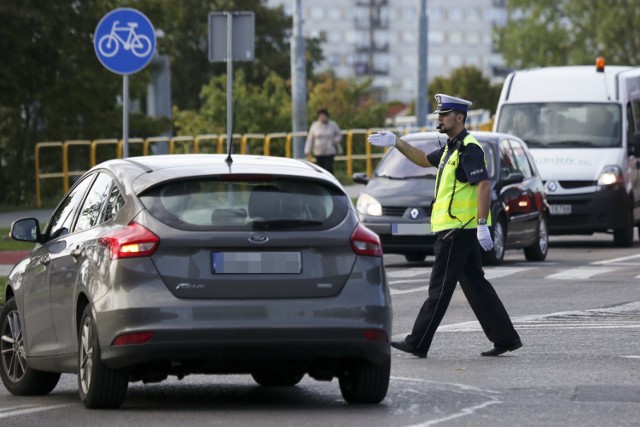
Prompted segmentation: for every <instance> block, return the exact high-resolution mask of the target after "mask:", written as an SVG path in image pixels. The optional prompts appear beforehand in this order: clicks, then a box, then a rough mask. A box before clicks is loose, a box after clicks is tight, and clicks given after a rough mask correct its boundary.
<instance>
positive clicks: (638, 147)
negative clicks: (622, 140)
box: [627, 132, 640, 157]
mask: <svg viewBox="0 0 640 427" xmlns="http://www.w3.org/2000/svg"><path fill="white" fill-rule="evenodd" d="M627 152H628V153H629V155H631V156H636V157H640V132H636V133H634V134H633V136H632V137H631V140H630V141H628V142H627Z"/></svg>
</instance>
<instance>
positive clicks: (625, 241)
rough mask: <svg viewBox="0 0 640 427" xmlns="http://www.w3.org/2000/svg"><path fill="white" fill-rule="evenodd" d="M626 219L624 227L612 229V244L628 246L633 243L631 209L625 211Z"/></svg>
mask: <svg viewBox="0 0 640 427" xmlns="http://www.w3.org/2000/svg"><path fill="white" fill-rule="evenodd" d="M626 220H627V221H626V223H625V225H624V227H622V228H616V229H615V230H613V244H614V246H616V247H618V248H630V247H631V246H632V245H633V226H634V223H633V211H632V210H629V212H628V213H627V218H626ZM639 232H640V230H639Z"/></svg>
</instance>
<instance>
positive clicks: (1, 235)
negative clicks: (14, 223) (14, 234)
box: [0, 227, 33, 251]
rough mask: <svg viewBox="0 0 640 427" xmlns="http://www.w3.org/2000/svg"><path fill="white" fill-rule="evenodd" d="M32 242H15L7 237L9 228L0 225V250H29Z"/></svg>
mask: <svg viewBox="0 0 640 427" xmlns="http://www.w3.org/2000/svg"><path fill="white" fill-rule="evenodd" d="M31 249H33V243H27V242H16V241H15V240H13V239H12V238H11V237H9V229H8V228H6V227H0V251H30V250H31Z"/></svg>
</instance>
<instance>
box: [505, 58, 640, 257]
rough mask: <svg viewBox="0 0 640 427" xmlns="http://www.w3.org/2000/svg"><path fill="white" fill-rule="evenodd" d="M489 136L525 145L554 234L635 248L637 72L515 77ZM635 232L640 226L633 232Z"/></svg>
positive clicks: (639, 181)
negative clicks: (605, 235)
mask: <svg viewBox="0 0 640 427" xmlns="http://www.w3.org/2000/svg"><path fill="white" fill-rule="evenodd" d="M494 130H495V131H497V132H506V133H512V134H515V135H517V136H519V137H520V138H522V139H524V140H525V141H526V142H527V145H528V146H529V149H530V151H531V153H532V154H533V157H534V159H535V162H536V165H537V166H538V169H539V171H540V175H541V177H542V180H543V181H544V183H545V191H546V194H547V200H548V202H549V204H550V214H551V215H550V218H549V231H550V233H551V234H592V233H594V232H611V233H613V241H614V244H615V246H620V247H627V246H631V245H632V244H633V232H634V227H635V226H636V225H637V224H640V67H623V66H607V67H605V66H604V61H602V62H601V63H599V64H598V65H597V66H595V67H591V66H567V67H549V68H539V69H530V70H522V71H515V72H513V73H511V74H509V75H508V76H507V78H506V80H505V82H504V86H503V88H502V93H501V95H500V101H499V103H498V109H497V112H496V117H495V122H494ZM638 233H639V234H640V226H638Z"/></svg>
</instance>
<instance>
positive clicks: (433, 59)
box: [428, 55, 444, 67]
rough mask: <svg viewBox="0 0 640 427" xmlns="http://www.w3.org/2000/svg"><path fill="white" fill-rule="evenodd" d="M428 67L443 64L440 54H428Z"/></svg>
mask: <svg viewBox="0 0 640 427" xmlns="http://www.w3.org/2000/svg"><path fill="white" fill-rule="evenodd" d="M428 62H429V66H430V67H442V66H443V65H444V57H443V56H442V55H429V59H428Z"/></svg>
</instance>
